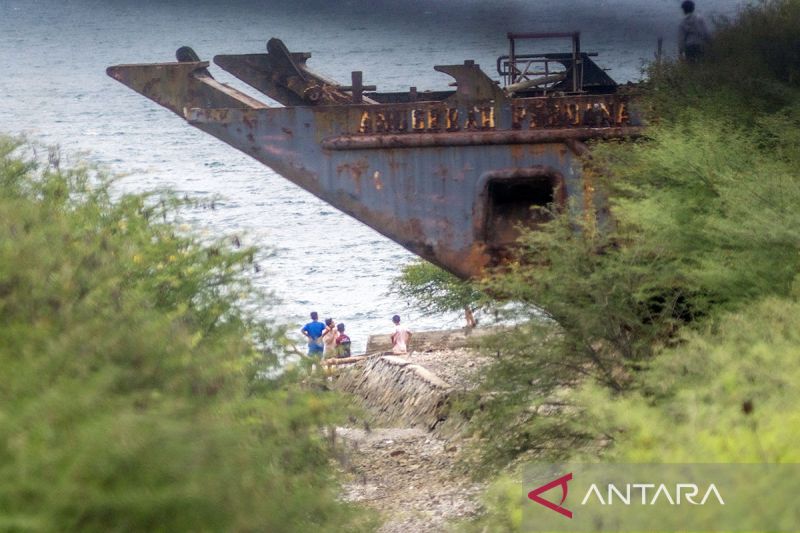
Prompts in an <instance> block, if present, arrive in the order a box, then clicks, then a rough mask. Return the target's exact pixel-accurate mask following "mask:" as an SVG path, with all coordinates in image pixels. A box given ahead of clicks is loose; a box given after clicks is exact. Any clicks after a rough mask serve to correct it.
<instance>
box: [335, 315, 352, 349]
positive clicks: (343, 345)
mask: <svg viewBox="0 0 800 533" xmlns="http://www.w3.org/2000/svg"><path fill="white" fill-rule="evenodd" d="M336 331H338V332H339V334H338V335H337V336H336V357H350V337H348V336H347V333H345V332H344V324H343V323H342V322H339V323H338V324H336Z"/></svg>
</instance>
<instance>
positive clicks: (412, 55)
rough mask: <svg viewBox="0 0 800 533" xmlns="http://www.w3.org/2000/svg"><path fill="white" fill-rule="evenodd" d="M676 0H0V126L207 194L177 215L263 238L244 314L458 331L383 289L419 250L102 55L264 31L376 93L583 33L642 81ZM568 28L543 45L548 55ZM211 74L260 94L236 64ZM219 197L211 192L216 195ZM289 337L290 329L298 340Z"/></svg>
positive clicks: (136, 184) (245, 49)
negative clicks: (137, 83) (113, 73)
mask: <svg viewBox="0 0 800 533" xmlns="http://www.w3.org/2000/svg"><path fill="white" fill-rule="evenodd" d="M697 5H698V12H700V13H701V14H704V15H706V17H707V18H708V19H709V20H711V19H712V17H713V16H732V15H734V14H735V12H736V10H737V8H738V5H739V4H738V3H737V2H735V1H729V0H708V1H702V0H698V2H697ZM679 6H680V2H679V1H678V0H559V1H555V0H550V1H544V0H494V1H491V2H489V1H477V0H425V1H422V0H408V1H383V2H380V1H372V2H367V1H362V0H358V1H357V0H345V1H339V2H336V1H324V2H323V1H321V0H313V1H308V0H296V1H288V0H276V1H258V0H227V1H225V0H218V1H209V0H196V1H188V0H186V1H168V0H164V1H158V0H0V58H2V65H3V68H4V72H3V74H2V76H0V133H3V134H10V135H24V136H27V137H28V138H30V139H31V140H32V141H35V142H36V143H41V144H44V145H50V146H58V147H60V150H61V154H62V160H77V159H87V160H89V161H91V162H93V163H96V164H99V165H102V166H104V167H105V168H107V169H109V170H110V171H111V172H114V173H117V174H124V175H125V177H124V178H123V179H121V180H120V182H119V187H120V188H121V189H122V190H126V191H135V192H138V191H148V190H153V189H158V188H163V187H169V188H172V189H174V190H177V191H178V192H179V193H181V194H184V193H185V194H188V195H190V196H192V197H197V198H199V199H201V202H199V205H198V207H197V208H196V209H190V210H188V211H187V212H185V213H184V215H183V218H184V219H185V220H186V222H187V223H188V224H189V225H190V226H191V227H192V228H193V229H194V231H197V232H199V233H200V234H202V235H205V236H207V237H209V238H215V237H222V236H227V237H228V238H230V239H231V240H232V239H233V237H234V236H235V237H237V238H238V239H239V240H240V242H242V243H243V244H244V245H255V246H258V247H259V248H260V249H261V250H262V251H261V252H260V253H259V255H258V257H257V258H256V260H257V262H258V263H259V265H260V266H261V267H262V268H261V270H260V271H259V272H255V271H254V272H253V278H254V282H255V283H256V285H257V286H259V287H261V288H266V289H268V290H271V291H272V292H273V293H274V294H275V297H276V298H275V299H276V300H277V302H278V303H274V302H273V300H275V299H273V298H270V299H269V301H264V302H255V306H256V310H257V311H256V312H257V313H259V314H260V315H261V316H262V317H264V318H270V319H273V320H276V321H278V322H281V323H287V324H289V325H290V327H291V329H292V330H293V331H297V330H298V329H299V327H300V325H301V324H302V323H304V322H306V321H307V319H308V313H309V312H310V311H312V310H316V311H318V312H319V314H320V316H321V317H323V318H324V317H328V316H331V317H333V318H335V319H336V320H337V321H339V322H344V323H346V325H347V331H348V333H349V334H350V337H351V338H352V339H353V344H354V348H355V350H356V351H358V350H361V349H363V348H364V346H365V343H366V338H367V336H368V335H369V334H372V333H380V332H387V331H389V330H391V328H392V324H391V321H390V317H391V316H392V315H393V314H395V313H399V314H401V315H404V317H405V319H406V320H405V321H406V322H407V323H408V324H409V325H410V327H411V328H412V329H417V330H421V329H439V328H449V327H460V326H461V325H463V322H462V319H461V317H459V316H458V315H456V314H453V315H435V316H422V315H421V314H420V313H418V312H417V311H415V309H414V308H413V307H408V305H407V303H406V302H404V301H402V300H401V299H399V298H398V297H397V296H392V295H390V294H389V291H390V289H391V286H392V280H393V279H394V278H395V277H396V276H397V274H398V272H399V271H400V269H401V267H402V266H403V265H405V264H407V263H409V262H411V261H412V260H413V259H414V256H413V255H411V254H410V253H409V252H407V251H406V250H404V249H403V248H402V247H400V246H399V245H397V244H395V243H393V242H392V241H390V240H388V239H386V238H385V237H383V236H381V235H379V234H378V233H376V232H375V231H373V230H371V229H369V228H367V227H366V226H364V225H363V224H361V223H359V222H357V221H355V220H354V219H352V218H350V217H348V216H346V215H344V214H342V213H340V212H338V211H336V210H335V209H333V208H332V207H330V206H328V205H326V204H325V203H323V202H321V201H320V200H318V199H317V198H316V197H314V196H312V195H310V194H308V193H306V192H305V191H303V190H301V189H300V188H298V187H296V186H294V185H292V184H291V183H289V182H288V181H286V180H285V179H283V178H281V177H280V176H278V175H277V174H275V173H274V172H273V171H272V170H270V169H269V168H267V167H265V166H263V165H261V164H260V163H257V162H256V161H255V160H253V159H251V158H249V157H247V156H245V155H243V154H242V153H240V152H238V151H237V150H235V149H233V148H232V147H230V146H228V145H226V144H224V143H222V142H221V141H218V140H216V139H214V138H212V137H211V136H209V135H205V134H203V133H201V132H200V131H199V130H196V129H194V128H192V127H191V126H189V125H188V124H187V123H186V122H185V121H183V120H181V119H180V118H179V117H177V116H176V115H174V114H172V113H171V112H169V111H167V110H166V109H163V108H161V107H159V106H158V105H156V104H155V103H153V102H151V101H150V100H147V99H146V98H144V97H142V96H140V95H139V94H136V93H134V92H133V91H131V90H130V89H128V88H126V87H124V86H123V85H121V84H119V83H117V82H115V81H114V80H112V79H111V78H109V77H107V76H106V74H105V69H106V67H107V66H109V65H114V64H119V63H147V62H163V61H173V60H174V52H175V50H176V49H177V48H178V47H180V46H183V45H189V46H192V47H193V48H194V49H195V51H196V52H197V53H198V54H199V56H200V57H201V59H206V60H209V59H211V58H212V57H213V56H214V55H216V54H236V53H257V52H264V51H265V46H266V41H267V40H268V39H269V38H270V37H279V38H281V39H283V40H284V42H285V43H286V45H287V46H288V48H289V49H290V50H292V51H307V52H311V53H312V57H311V59H310V60H309V62H308V65H309V67H310V68H311V69H313V70H317V71H319V72H321V73H324V74H325V75H327V76H329V77H332V78H334V79H337V80H340V81H341V82H342V83H349V80H350V71H352V70H361V71H363V73H364V81H365V83H367V84H375V85H377V86H378V89H379V90H381V91H392V90H408V87H409V86H412V85H413V86H416V87H417V88H419V89H420V90H424V89H446V88H447V84H448V83H449V82H450V81H451V79H450V78H448V77H447V76H446V75H444V74H441V73H438V72H435V71H434V70H433V65H437V64H455V63H461V62H463V61H464V60H465V59H473V60H475V61H476V62H477V63H479V64H480V65H482V67H483V68H484V70H485V71H486V72H487V73H488V74H489V75H490V76H494V77H497V73H496V71H495V60H496V58H497V56H498V55H502V54H505V53H507V46H508V43H507V40H506V33H507V32H509V31H515V32H523V31H526V32H545V31H581V32H582V39H581V40H582V47H583V49H584V50H586V51H594V52H598V53H599V56H598V57H597V58H596V60H597V62H598V63H599V64H600V65H601V66H602V67H604V68H607V69H609V70H608V72H609V74H610V75H611V76H612V77H613V78H615V79H616V80H617V81H619V82H626V81H635V80H637V79H639V78H640V76H641V70H642V65H643V64H644V63H645V62H646V61H649V60H651V59H652V58H653V55H654V53H655V50H656V43H657V39H658V38H659V37H663V39H664V50H665V52H666V53H667V54H674V51H675V49H676V43H675V40H676V39H675V38H676V33H677V26H678V24H679V22H680V19H681V12H680V7H679ZM568 46H569V43H568V42H552V43H547V44H540V45H539V47H540V48H538V49H537V50H538V51H560V50H562V49H566V48H567V47H568ZM212 73H213V75H214V76H215V77H217V78H218V79H220V80H221V81H223V82H226V83H230V84H231V85H234V86H235V87H237V88H239V89H242V90H245V91H247V92H248V93H249V94H252V95H254V96H256V97H257V98H260V99H262V100H264V101H265V102H266V103H268V104H270V105H277V104H275V103H274V102H271V101H270V100H269V99H267V98H266V97H265V96H263V95H259V94H257V93H254V92H253V91H252V90H251V89H249V88H247V87H246V86H244V84H242V83H241V82H239V81H238V80H237V79H236V78H233V77H231V76H229V75H227V74H226V73H225V72H223V71H221V70H220V69H218V68H214V67H212ZM212 198H218V199H217V200H216V201H214V202H213V206H214V209H211V205H212V202H211V199H212ZM297 338H298V340H299V339H300V337H299V334H298V336H297Z"/></svg>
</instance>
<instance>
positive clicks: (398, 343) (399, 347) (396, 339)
mask: <svg viewBox="0 0 800 533" xmlns="http://www.w3.org/2000/svg"><path fill="white" fill-rule="evenodd" d="M392 322H394V333H392V336H391V339H392V353H394V354H404V353H408V343H409V341H410V340H411V332H410V331H408V330H407V329H406V327H405V326H401V325H400V315H394V316H393V317H392Z"/></svg>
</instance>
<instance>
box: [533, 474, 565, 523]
mask: <svg viewBox="0 0 800 533" xmlns="http://www.w3.org/2000/svg"><path fill="white" fill-rule="evenodd" d="M571 480H572V472H570V473H569V474H567V475H565V476H561V477H560V478H558V479H554V480H553V481H551V482H550V483H548V484H546V485H542V486H541V487H539V488H538V489H533V490H532V491H530V492H529V493H528V498H530V499H531V500H533V501H535V502H536V503H538V504H539V505H544V506H545V507H547V508H548V509H550V510H553V511H555V512H557V513H559V514H562V515H564V516H566V517H567V518H572V511H570V510H569V509H566V508H564V507H561V505H562V504H563V503H564V500H566V499H567V492H568V491H569V487H568V486H567V483H568V482H569V481H571ZM558 486H560V487H561V501H560V502H558V505H556V504H555V503H553V502H551V501H549V500H545V499H544V498H542V497H540V496H539V495H540V494H542V493H543V492H547V491H548V490H550V489H552V488H554V487H558Z"/></svg>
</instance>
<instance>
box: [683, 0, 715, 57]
mask: <svg viewBox="0 0 800 533" xmlns="http://www.w3.org/2000/svg"><path fill="white" fill-rule="evenodd" d="M681 9H683V14H684V17H683V20H682V21H681V25H680V27H679V28H678V55H679V56H680V57H681V59H684V60H686V62H687V63H697V62H698V61H699V60H700V59H701V58H702V57H703V55H704V54H705V53H706V49H707V48H708V45H709V43H710V42H711V34H710V33H709V31H708V28H707V27H706V22H705V20H703V17H701V16H700V15H698V14H697V13H695V12H694V2H692V0H685V1H684V2H683V3H682V4H681Z"/></svg>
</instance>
